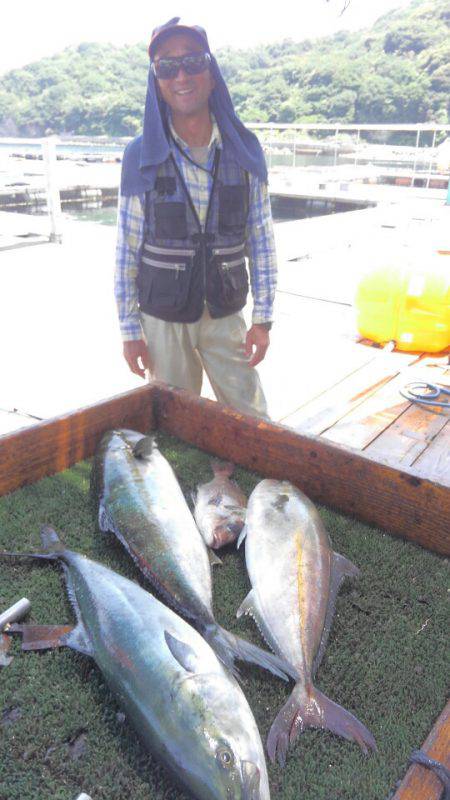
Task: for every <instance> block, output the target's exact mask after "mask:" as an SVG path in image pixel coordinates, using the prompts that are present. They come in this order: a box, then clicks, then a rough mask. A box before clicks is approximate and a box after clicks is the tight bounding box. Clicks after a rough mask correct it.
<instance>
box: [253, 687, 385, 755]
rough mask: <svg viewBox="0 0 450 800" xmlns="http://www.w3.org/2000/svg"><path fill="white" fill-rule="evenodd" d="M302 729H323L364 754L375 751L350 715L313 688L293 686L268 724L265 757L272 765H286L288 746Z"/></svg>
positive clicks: (362, 727) (369, 736)
mask: <svg viewBox="0 0 450 800" xmlns="http://www.w3.org/2000/svg"><path fill="white" fill-rule="evenodd" d="M306 728H324V729H326V730H329V731H332V733H336V734H337V735H338V736H342V737H343V738H344V739H348V740H349V741H354V742H357V744H359V746H360V748H361V750H362V751H363V752H364V753H366V754H368V752H369V750H376V749H377V747H376V744H375V739H374V738H373V736H372V734H371V733H370V731H369V730H368V729H367V728H366V727H365V725H363V724H362V722H360V721H359V720H358V719H357V718H356V717H355V716H353V714H351V713H350V712H349V711H346V709H345V708H342V706H340V705H338V703H335V702H333V700H330V699H329V698H328V697H326V695H324V694H322V692H320V691H319V690H318V689H316V688H315V687H314V686H310V687H309V688H306V687H305V686H304V685H303V683H297V684H296V686H295V687H294V690H293V691H292V693H291V695H290V697H289V698H288V700H287V702H286V703H285V704H284V706H283V707H282V708H281V710H280V711H279V713H278V715H277V717H276V718H275V720H274V722H273V723H272V727H271V728H270V731H269V735H268V737H267V753H268V755H269V758H270V760H271V761H272V763H275V760H278V763H279V764H280V766H282V767H283V766H284V764H285V762H286V754H287V750H288V747H289V744H290V743H291V742H293V741H294V739H295V738H296V737H297V736H298V734H299V733H302V732H303V731H304V730H305V729H306Z"/></svg>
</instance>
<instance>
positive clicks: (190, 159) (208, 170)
mask: <svg viewBox="0 0 450 800" xmlns="http://www.w3.org/2000/svg"><path fill="white" fill-rule="evenodd" d="M170 138H171V140H172V142H173V143H174V145H175V147H176V148H177V150H178V152H179V153H181V155H182V156H183V158H185V159H186V161H189V162H190V163H191V164H193V166H194V167H197V168H198V169H201V170H203V172H207V173H208V175H211V178H213V179H214V169H215V159H214V164H213V167H212V169H208V167H204V166H203V165H202V164H197V162H196V161H194V159H193V158H191V157H190V155H189V154H188V153H186V151H185V150H183V148H182V147H181V145H180V144H179V143H178V142H177V140H176V139H175V137H174V136H173V134H172V132H170ZM216 152H217V148H216Z"/></svg>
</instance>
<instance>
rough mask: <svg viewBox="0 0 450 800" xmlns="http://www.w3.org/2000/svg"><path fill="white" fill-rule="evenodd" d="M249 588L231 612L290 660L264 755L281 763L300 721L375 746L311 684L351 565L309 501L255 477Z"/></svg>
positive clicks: (247, 534) (248, 536)
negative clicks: (285, 695)
mask: <svg viewBox="0 0 450 800" xmlns="http://www.w3.org/2000/svg"><path fill="white" fill-rule="evenodd" d="M244 538H245V540H246V544H245V558H246V563H247V569H248V573H249V576H250V580H251V584H252V587H253V588H252V590H251V591H250V593H249V594H248V596H247V597H246V598H245V600H244V602H243V603H242V605H241V606H240V608H239V610H238V612H237V616H238V617H239V616H241V615H242V614H250V615H251V616H252V617H253V618H254V619H255V621H256V623H257V625H258V627H259V628H260V630H261V632H262V634H263V636H264V637H265V639H266V641H267V642H268V643H269V644H270V645H271V647H272V648H273V650H274V651H275V652H276V653H278V654H279V655H280V656H282V657H283V658H284V659H285V660H286V661H287V662H289V663H290V664H292V666H293V668H294V671H295V681H296V685H295V687H294V690H293V692H292V694H291V696H290V697H289V699H288V700H287V702H286V703H285V705H284V706H283V708H282V709H281V711H280V712H279V714H278V716H277V717H276V719H275V721H274V723H273V724H272V727H271V729H270V732H269V736H268V740H267V750H268V754H269V757H270V759H271V760H272V761H275V758H276V757H278V761H279V763H280V764H281V765H283V764H284V762H285V759H286V753H287V749H288V746H289V742H292V741H293V739H295V737H296V736H297V734H298V733H300V732H302V731H303V730H304V729H305V728H307V727H315V728H327V729H328V730H330V731H333V732H334V733H336V734H338V735H339V736H343V737H344V738H346V739H350V740H354V741H356V742H357V743H358V744H359V746H360V747H361V749H362V750H363V751H364V752H367V751H368V749H376V745H375V740H374V738H373V736H372V734H371V733H370V731H368V730H367V728H366V727H365V726H364V725H363V724H362V723H361V722H360V721H359V720H358V719H356V717H354V716H353V715H352V714H350V712H348V711H346V710H345V709H344V708H342V707H341V706H339V705H338V704H337V703H334V702H333V701H332V700H330V699H329V698H328V697H326V696H325V695H324V694H322V692H320V691H319V690H318V689H317V688H316V687H315V686H314V684H313V679H314V675H315V673H316V671H317V668H318V666H319V664H320V662H321V660H322V656H323V654H324V651H325V647H326V643H327V639H328V634H329V631H330V627H331V622H332V618H333V614H334V607H335V603H336V596H337V593H338V590H339V587H340V584H341V582H342V580H343V579H344V577H345V576H346V575H348V576H356V575H358V574H359V570H358V569H357V567H355V566H354V564H352V563H351V562H350V561H348V560H347V559H346V558H344V557H343V556H341V555H338V554H337V553H334V552H333V550H332V549H331V544H330V540H329V538H328V534H327V532H326V530H325V528H324V526H323V523H322V520H321V518H320V516H319V513H318V511H317V509H316V508H315V506H314V504H313V503H312V502H311V501H310V500H309V499H308V498H307V497H306V496H305V495H304V494H303V493H302V492H301V491H299V489H296V487H295V486H293V485H292V484H291V483H288V482H287V481H274V480H263V481H261V483H259V484H258V485H257V486H256V488H255V489H254V491H253V492H252V494H251V496H250V499H249V503H248V508H247V518H246V525H245V529H244V531H243V532H242V534H241V538H240V541H242V540H243V539H244Z"/></svg>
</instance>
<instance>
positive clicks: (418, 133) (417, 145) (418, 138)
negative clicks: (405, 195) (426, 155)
mask: <svg viewBox="0 0 450 800" xmlns="http://www.w3.org/2000/svg"><path fill="white" fill-rule="evenodd" d="M419 141H420V130H418V131H417V136H416V149H415V150H414V163H413V174H412V178H411V186H414V176H415V174H416V163H417V151H418V149H419Z"/></svg>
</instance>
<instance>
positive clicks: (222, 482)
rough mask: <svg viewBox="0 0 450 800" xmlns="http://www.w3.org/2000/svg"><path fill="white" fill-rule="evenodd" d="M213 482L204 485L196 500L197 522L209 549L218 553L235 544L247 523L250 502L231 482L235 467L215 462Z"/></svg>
mask: <svg viewBox="0 0 450 800" xmlns="http://www.w3.org/2000/svg"><path fill="white" fill-rule="evenodd" d="M211 467H212V470H213V472H214V478H213V479H212V480H211V481H209V482H208V483H202V484H201V485H200V486H199V487H198V488H197V494H196V496H195V497H194V504H195V505H194V519H195V521H196V523H197V527H198V529H199V531H200V533H201V534H202V536H203V539H204V540H205V544H206V545H207V546H208V547H212V548H213V549H217V548H219V547H223V546H224V545H226V544H231V542H234V541H236V539H237V538H238V536H239V534H240V532H241V530H242V528H243V526H244V522H245V512H246V508H247V498H246V496H245V494H244V492H243V491H242V490H241V489H240V488H239V486H238V485H237V483H235V482H234V481H231V480H230V477H231V475H232V474H233V470H234V464H231V463H230V462H229V461H225V462H224V461H218V460H216V459H213V460H212V461H211Z"/></svg>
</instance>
